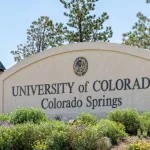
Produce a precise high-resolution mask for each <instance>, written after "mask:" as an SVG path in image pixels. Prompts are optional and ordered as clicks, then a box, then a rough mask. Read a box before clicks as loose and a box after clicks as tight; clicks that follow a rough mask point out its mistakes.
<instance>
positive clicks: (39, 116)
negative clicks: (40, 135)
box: [10, 108, 48, 124]
mask: <svg viewBox="0 0 150 150" xmlns="http://www.w3.org/2000/svg"><path fill="white" fill-rule="evenodd" d="M10 117H11V122H12V123H13V124H21V123H27V122H32V123H40V122H42V121H47V120H48V116H47V115H46V113H45V112H44V111H43V110H41V109H38V108H18V109H16V110H15V111H13V112H12V113H11V115H10Z"/></svg>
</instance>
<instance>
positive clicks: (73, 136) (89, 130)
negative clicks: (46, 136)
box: [68, 127, 108, 150]
mask: <svg viewBox="0 0 150 150" xmlns="http://www.w3.org/2000/svg"><path fill="white" fill-rule="evenodd" d="M68 135H69V145H70V146H69V147H70V149H73V150H107V149H108V143H107V141H106V140H105V138H103V137H102V135H101V134H99V133H98V132H97V128H96V127H86V128H82V127H81V128H79V127H77V128H75V127H71V128H70V130H69V134H68Z"/></svg>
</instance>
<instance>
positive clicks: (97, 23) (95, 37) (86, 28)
mask: <svg viewBox="0 0 150 150" xmlns="http://www.w3.org/2000/svg"><path fill="white" fill-rule="evenodd" d="M97 1H98V0H60V2H61V3H62V4H63V5H64V7H65V8H66V9H67V10H68V12H65V13H64V15H65V16H66V17H68V19H69V20H68V22H67V24H66V26H64V25H63V24H62V23H56V24H55V25H54V24H53V22H52V20H50V19H49V18H48V17H45V16H42V17H40V18H38V20H37V21H34V22H32V25H31V26H30V29H28V30H27V42H26V44H20V45H18V46H17V50H14V51H11V53H12V54H13V55H14V59H15V61H17V62H19V61H21V60H22V59H25V58H27V57H29V56H30V55H34V54H36V53H39V52H41V51H44V50H46V49H47V48H48V47H55V46H59V45H62V44H64V43H77V42H87V41H104V42H108V41H109V38H111V37H112V34H113V32H112V30H111V27H106V28H104V23H105V21H106V20H108V19H109V17H108V15H107V13H105V12H104V13H103V14H102V15H101V16H100V17H98V18H96V15H92V14H91V12H92V11H94V10H95V3H96V2H97Z"/></svg>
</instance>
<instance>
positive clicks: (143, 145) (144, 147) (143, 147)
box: [127, 141, 150, 150]
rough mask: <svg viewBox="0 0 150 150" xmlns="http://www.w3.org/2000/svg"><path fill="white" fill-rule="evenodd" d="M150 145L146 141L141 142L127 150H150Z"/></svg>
mask: <svg viewBox="0 0 150 150" xmlns="http://www.w3.org/2000/svg"><path fill="white" fill-rule="evenodd" d="M149 149H150V144H149V143H147V142H145V141H139V142H137V143H135V144H131V145H130V146H129V147H128V148H127V150H149Z"/></svg>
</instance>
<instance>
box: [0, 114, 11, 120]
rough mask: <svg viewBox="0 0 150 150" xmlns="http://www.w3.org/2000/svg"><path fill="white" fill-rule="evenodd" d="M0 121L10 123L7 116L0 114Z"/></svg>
mask: <svg viewBox="0 0 150 150" xmlns="http://www.w3.org/2000/svg"><path fill="white" fill-rule="evenodd" d="M0 121H10V115H9V114H0Z"/></svg>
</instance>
